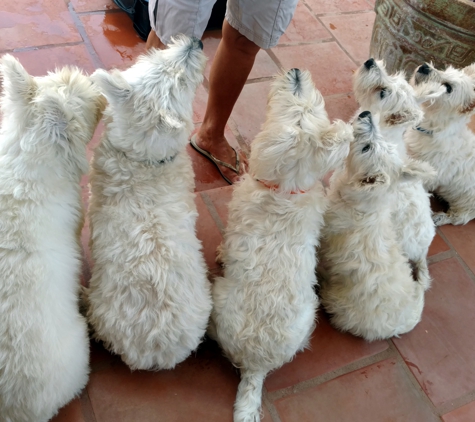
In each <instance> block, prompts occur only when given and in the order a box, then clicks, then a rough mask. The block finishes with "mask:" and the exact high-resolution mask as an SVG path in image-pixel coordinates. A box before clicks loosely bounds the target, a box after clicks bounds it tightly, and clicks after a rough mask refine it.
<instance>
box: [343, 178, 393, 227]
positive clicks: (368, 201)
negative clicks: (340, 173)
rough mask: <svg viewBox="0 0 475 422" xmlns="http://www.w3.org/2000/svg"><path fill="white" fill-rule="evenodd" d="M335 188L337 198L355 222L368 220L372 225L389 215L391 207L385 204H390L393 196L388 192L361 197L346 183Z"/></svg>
mask: <svg viewBox="0 0 475 422" xmlns="http://www.w3.org/2000/svg"><path fill="white" fill-rule="evenodd" d="M336 188H337V197H338V200H339V201H341V202H342V203H343V204H344V206H345V207H346V208H347V209H348V210H349V211H350V212H351V213H352V214H354V216H355V219H356V220H360V219H363V218H364V219H365V220H366V219H369V220H370V221H372V222H373V223H374V224H379V221H381V220H384V219H386V218H387V217H388V216H389V215H390V209H391V207H388V206H387V204H388V203H391V202H392V199H393V196H392V195H391V192H390V191H385V192H380V193H377V192H373V193H370V194H366V195H364V197H363V196H362V194H361V193H360V192H356V191H355V189H354V188H353V187H352V186H350V185H349V184H348V183H346V182H343V183H342V184H340V186H338V187H336Z"/></svg>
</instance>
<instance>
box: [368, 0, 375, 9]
mask: <svg viewBox="0 0 475 422" xmlns="http://www.w3.org/2000/svg"><path fill="white" fill-rule="evenodd" d="M366 3H368V4H369V7H371V8H372V9H371V10H372V11H373V12H376V11H375V8H376V5H375V4H371V3H370V2H369V0H366Z"/></svg>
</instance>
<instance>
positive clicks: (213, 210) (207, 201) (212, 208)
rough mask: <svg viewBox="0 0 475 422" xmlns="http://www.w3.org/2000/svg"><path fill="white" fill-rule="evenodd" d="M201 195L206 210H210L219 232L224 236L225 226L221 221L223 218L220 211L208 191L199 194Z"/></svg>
mask: <svg viewBox="0 0 475 422" xmlns="http://www.w3.org/2000/svg"><path fill="white" fill-rule="evenodd" d="M199 194H200V195H201V199H202V200H203V202H204V203H205V205H206V208H208V211H209V213H210V214H211V217H212V218H213V220H214V222H215V224H216V226H217V227H218V230H219V232H220V233H221V236H224V232H225V226H224V223H223V221H222V220H221V217H220V216H219V214H218V210H217V209H216V207H215V206H214V204H213V201H212V200H211V198H210V197H209V196H208V194H207V193H206V191H201V192H199Z"/></svg>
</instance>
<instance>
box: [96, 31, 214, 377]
mask: <svg viewBox="0 0 475 422" xmlns="http://www.w3.org/2000/svg"><path fill="white" fill-rule="evenodd" d="M201 50H202V43H201V41H199V40H197V39H190V38H186V37H181V38H178V39H176V40H175V42H174V43H173V44H172V45H171V46H170V48H168V49H167V50H163V51H162V50H154V51H153V52H152V53H150V54H149V55H144V56H142V57H140V58H139V60H138V61H137V63H136V64H135V65H133V66H132V67H131V68H130V69H128V70H126V71H124V72H119V71H113V72H112V73H110V74H109V73H107V72H105V71H102V70H97V71H96V72H95V73H94V74H93V76H92V79H93V80H94V81H95V82H96V83H97V84H98V85H99V86H100V87H101V89H102V90H103V93H104V95H105V96H106V98H107V99H108V101H109V107H108V108H107V109H106V111H105V115H106V116H107V129H106V133H105V135H104V137H103V139H102V142H101V145H100V146H99V147H98V148H97V149H96V152H95V155H94V161H93V169H92V174H91V189H92V198H91V206H90V211H89V216H90V222H91V236H92V238H91V240H92V241H91V248H92V257H93V259H94V268H93V271H92V279H91V283H90V291H89V310H88V319H89V321H90V323H91V324H92V325H93V327H94V329H95V336H96V338H99V339H101V340H103V341H104V342H105V343H106V345H107V346H108V347H109V348H110V349H111V350H112V351H114V352H115V353H117V354H119V355H121V357H122V359H123V360H124V362H125V363H127V365H129V366H130V367H131V368H132V369H161V368H165V369H169V368H173V367H174V366H175V365H176V364H177V363H179V362H181V361H183V360H184V359H186V358H187V357H188V356H189V355H190V353H191V352H192V351H193V350H195V349H196V348H197V347H198V345H199V344H200V342H201V340H202V338H203V335H204V333H205V330H206V327H207V324H208V319H209V315H210V312H211V308H212V304H211V294H210V284H209V281H208V279H207V274H206V272H207V271H206V264H205V262H204V259H203V255H202V252H201V243H200V242H199V240H198V239H197V238H196V234H195V230H196V229H195V225H196V218H197V211H196V206H195V203H194V194H193V189H194V174H193V169H192V166H191V160H190V158H189V156H188V154H187V152H186V149H185V146H186V144H187V142H188V137H189V135H190V133H191V130H192V127H193V123H192V102H193V97H194V94H195V90H196V88H197V87H198V85H199V84H200V83H201V81H202V77H203V76H202V73H203V69H204V66H205V61H206V58H205V56H204V54H203V52H202V51H201Z"/></svg>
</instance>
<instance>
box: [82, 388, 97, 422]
mask: <svg viewBox="0 0 475 422" xmlns="http://www.w3.org/2000/svg"><path fill="white" fill-rule="evenodd" d="M79 402H80V404H81V412H82V415H83V417H84V420H85V421H86V422H97V419H96V414H95V413H94V408H93V407H92V403H91V398H90V397H89V391H87V385H86V387H84V390H83V392H82V393H81V395H80V396H79Z"/></svg>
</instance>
